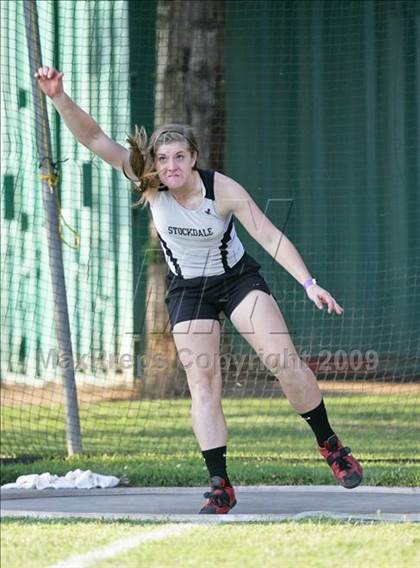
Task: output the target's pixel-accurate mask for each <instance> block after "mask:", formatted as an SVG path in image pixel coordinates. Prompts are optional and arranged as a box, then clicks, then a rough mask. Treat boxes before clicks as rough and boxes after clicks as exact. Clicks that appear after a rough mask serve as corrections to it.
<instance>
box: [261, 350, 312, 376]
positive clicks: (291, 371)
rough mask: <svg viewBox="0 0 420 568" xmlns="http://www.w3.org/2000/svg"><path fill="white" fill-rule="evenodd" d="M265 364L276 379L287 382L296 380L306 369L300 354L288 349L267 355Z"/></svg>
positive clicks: (264, 360)
mask: <svg viewBox="0 0 420 568" xmlns="http://www.w3.org/2000/svg"><path fill="white" fill-rule="evenodd" d="M263 362H264V364H265V366H266V367H267V369H268V370H269V371H270V372H271V373H272V374H273V375H274V376H275V377H277V378H283V379H287V380H293V379H296V377H297V376H299V375H300V372H301V371H302V370H303V369H305V367H306V365H305V363H304V361H302V359H300V357H299V356H298V354H297V353H296V352H295V351H291V350H288V349H284V350H282V351H280V352H275V353H274V352H273V353H268V354H267V353H265V354H264V356H263Z"/></svg>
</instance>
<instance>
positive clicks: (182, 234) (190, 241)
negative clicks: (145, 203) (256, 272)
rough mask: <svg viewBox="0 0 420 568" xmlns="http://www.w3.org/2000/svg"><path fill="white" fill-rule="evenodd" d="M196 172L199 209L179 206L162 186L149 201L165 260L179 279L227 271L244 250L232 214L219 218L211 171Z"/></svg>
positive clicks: (212, 172) (213, 274) (214, 274)
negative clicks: (198, 179) (199, 185)
mask: <svg viewBox="0 0 420 568" xmlns="http://www.w3.org/2000/svg"><path fill="white" fill-rule="evenodd" d="M198 173H199V174H200V177H201V180H202V189H203V201H202V203H201V205H200V206H199V207H198V209H186V208H185V207H183V206H182V205H180V204H179V203H178V202H177V201H176V199H175V198H174V197H172V195H171V193H170V191H169V190H168V189H167V188H161V189H160V190H159V191H158V192H157V193H156V196H155V198H154V200H153V203H151V204H150V210H151V212H152V217H153V222H154V224H155V227H156V230H157V233H158V236H159V240H160V244H161V247H162V250H163V252H164V255H165V259H166V262H167V263H168V266H169V269H170V270H171V272H173V273H174V274H176V275H177V276H178V277H180V278H196V277H203V276H216V275H220V274H226V273H229V271H230V269H231V268H232V267H233V266H234V265H235V264H236V263H237V262H238V261H239V260H240V259H241V258H242V256H243V255H244V252H245V249H244V247H243V245H242V243H241V241H240V239H239V237H238V235H237V234H236V230H235V225H234V223H233V216H232V214H230V215H227V216H223V217H222V216H220V215H218V213H217V212H216V210H215V206H214V171H212V170H198Z"/></svg>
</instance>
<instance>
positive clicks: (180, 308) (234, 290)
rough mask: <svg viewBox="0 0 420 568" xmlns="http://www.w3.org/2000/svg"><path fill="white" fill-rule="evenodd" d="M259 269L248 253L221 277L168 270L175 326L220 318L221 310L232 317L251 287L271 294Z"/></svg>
mask: <svg viewBox="0 0 420 568" xmlns="http://www.w3.org/2000/svg"><path fill="white" fill-rule="evenodd" d="M260 268H261V266H260V265H259V264H258V262H257V261H256V260H255V259H254V258H252V256H250V255H249V254H247V253H245V254H244V255H243V257H242V258H241V260H240V261H239V262H237V263H236V264H235V266H233V267H232V268H231V270H230V271H229V272H228V273H226V274H221V275H220V276H207V277H198V278H188V279H183V278H179V277H178V276H176V275H175V274H173V273H172V272H169V274H168V276H167V277H166V285H167V290H168V292H167V295H166V299H165V302H166V305H167V308H168V312H169V320H170V322H171V326H172V328H173V327H174V325H175V324H177V323H179V322H181V321H189V320H196V319H213V320H217V321H219V313H220V312H224V313H225V314H226V316H227V317H228V318H230V316H231V314H232V312H233V310H234V309H235V308H236V306H237V305H238V304H239V303H240V302H241V301H242V300H243V299H244V298H245V296H246V295H247V294H248V293H249V292H251V291H252V290H263V291H264V292H266V293H267V294H269V295H271V291H270V288H269V287H268V285H267V283H266V281H265V280H264V278H263V277H262V276H261V274H260V273H259V269H260Z"/></svg>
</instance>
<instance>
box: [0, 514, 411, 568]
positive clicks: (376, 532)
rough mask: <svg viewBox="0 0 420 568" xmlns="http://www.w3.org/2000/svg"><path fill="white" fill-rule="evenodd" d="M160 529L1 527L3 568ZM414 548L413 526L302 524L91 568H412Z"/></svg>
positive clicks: (177, 545) (188, 540)
mask: <svg viewBox="0 0 420 568" xmlns="http://www.w3.org/2000/svg"><path fill="white" fill-rule="evenodd" d="M165 526H167V527H168V526H169V527H170V526H171V525H165ZM161 527H162V524H147V525H145V524H134V523H129V522H118V523H116V522H97V521H84V522H82V521H73V522H70V521H54V522H53V521H48V522H45V521H44V522H42V521H35V520H27V521H22V520H17V519H8V520H4V521H3V527H2V568H22V566H24V567H25V568H44V567H45V568H46V567H48V566H52V565H53V564H55V563H57V562H58V561H60V560H64V559H66V558H68V557H71V556H74V555H80V554H84V553H87V552H89V551H92V550H96V549H98V548H101V547H104V546H105V545H109V544H110V543H112V542H113V541H115V540H117V539H120V538H129V537H133V536H136V535H139V534H142V533H147V532H148V533H153V532H154V531H157V530H159V528H161ZM181 530H182V529H181ZM419 545H420V525H415V524H382V523H380V524H372V523H353V524H350V523H338V522H335V521H327V520H307V521H300V522H284V523H270V524H268V523H267V524H255V523H253V524H246V525H244V524H229V525H226V524H224V525H212V526H205V525H204V526H203V525H201V526H194V527H189V528H188V527H186V532H185V534H181V535H178V536H172V537H167V538H164V539H163V540H159V541H156V542H147V543H143V544H141V545H138V546H135V547H133V548H132V549H131V550H127V551H126V552H123V553H121V554H117V555H115V556H113V557H112V558H109V559H108V560H99V561H97V562H94V563H92V564H89V566H94V567H95V568H111V567H112V568H115V567H118V568H134V567H138V566H147V567H148V568H154V567H156V568H158V567H159V568H162V567H165V568H166V567H167V568H171V567H178V568H181V567H182V568H196V567H197V566H200V567H201V568H206V567H208V568H214V567H215V566H221V567H223V568H233V567H235V568H237V567H239V566H240V567H241V568H248V567H249V568H251V567H252V568H254V567H255V566H264V567H265V568H270V567H276V568H279V567H281V568H288V567H290V568H301V567H302V568H303V567H305V568H325V567H328V568H336V567H337V568H342V566H343V565H344V566H357V567H363V568H370V567H372V568H377V567H378V566H380V567H381V568H388V567H389V568H414V567H415V566H418V565H419V563H420V546H419ZM127 549H128V546H127Z"/></svg>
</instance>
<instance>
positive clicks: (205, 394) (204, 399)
mask: <svg viewBox="0 0 420 568" xmlns="http://www.w3.org/2000/svg"><path fill="white" fill-rule="evenodd" d="M187 378H188V385H189V388H190V393H191V398H192V400H193V402H194V403H198V404H200V405H203V404H210V403H212V404H213V403H214V402H215V401H219V400H220V390H221V389H220V385H221V380H220V375H219V374H217V373H215V372H210V371H197V370H195V371H194V372H192V373H187Z"/></svg>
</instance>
